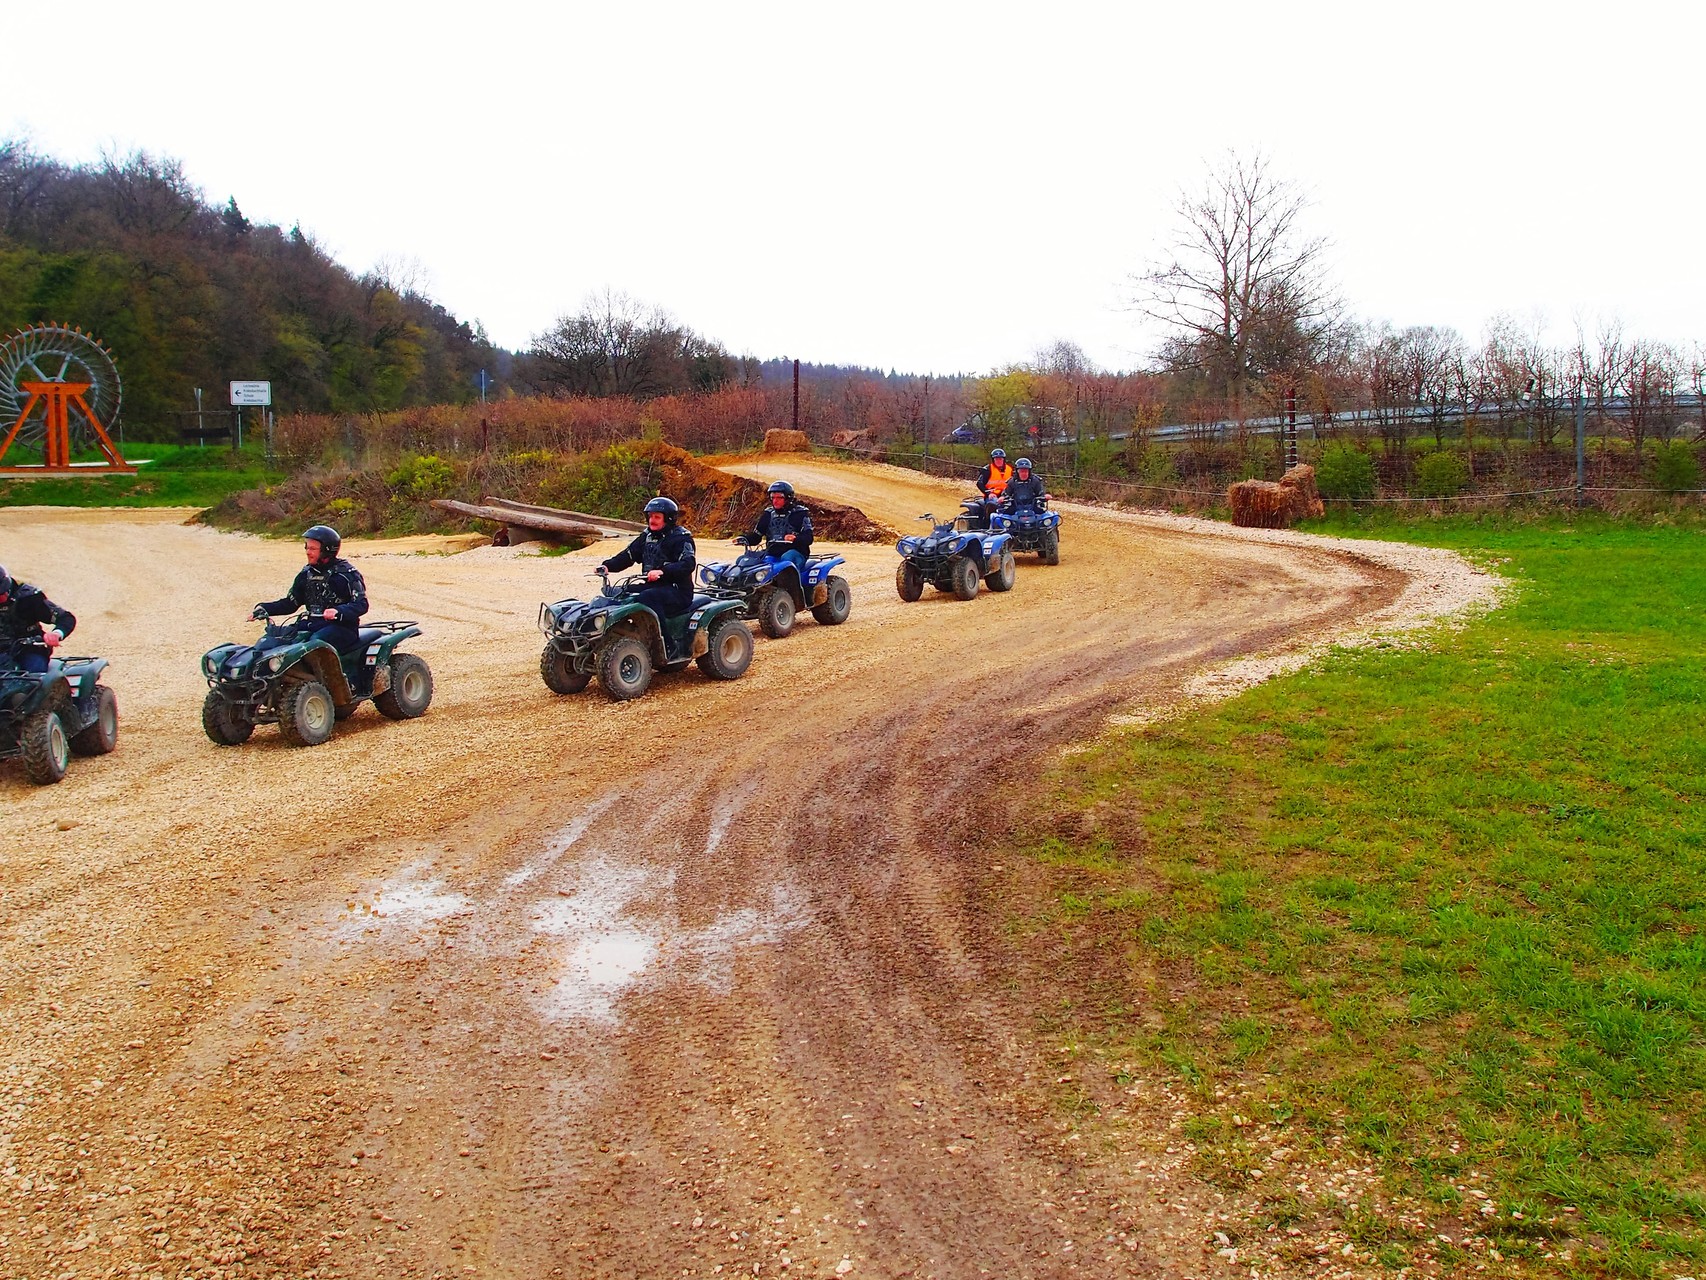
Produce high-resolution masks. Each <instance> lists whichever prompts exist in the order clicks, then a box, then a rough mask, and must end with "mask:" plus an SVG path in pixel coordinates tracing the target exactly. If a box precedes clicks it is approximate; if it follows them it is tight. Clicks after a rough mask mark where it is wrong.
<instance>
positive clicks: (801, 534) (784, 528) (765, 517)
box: [745, 480, 812, 582]
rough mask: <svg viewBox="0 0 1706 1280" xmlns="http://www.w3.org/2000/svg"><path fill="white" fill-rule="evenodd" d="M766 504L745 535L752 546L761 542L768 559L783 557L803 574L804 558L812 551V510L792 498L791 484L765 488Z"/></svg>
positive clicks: (781, 482)
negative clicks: (751, 529)
mask: <svg viewBox="0 0 1706 1280" xmlns="http://www.w3.org/2000/svg"><path fill="white" fill-rule="evenodd" d="M764 500H765V502H766V503H767V504H768V505H767V506H766V507H765V509H764V510H763V511H761V512H760V513H759V515H758V524H757V527H756V528H754V530H753V531H752V532H751V533H750V534H747V535H745V536H746V538H747V540H748V541H750V542H751V543H752V545H753V546H757V545H758V544H759V543H763V544H764V549H765V550H766V551H767V552H768V553H769V554H770V556H771V558H772V559H776V560H787V561H789V562H791V563H792V564H793V566H794V568H796V569H798V570H799V573H800V581H801V582H804V581H805V577H806V557H807V556H809V555H810V554H811V550H812V513H811V512H810V511H809V510H808V509H807V508H805V507H803V506H801V505H800V504H799V502H797V501H796V500H795V498H794V486H793V485H791V484H789V483H788V482H787V481H786V480H777V481H774V482H773V483H772V484H771V486H770V487H769V488H768V489H767V490H765V493H764Z"/></svg>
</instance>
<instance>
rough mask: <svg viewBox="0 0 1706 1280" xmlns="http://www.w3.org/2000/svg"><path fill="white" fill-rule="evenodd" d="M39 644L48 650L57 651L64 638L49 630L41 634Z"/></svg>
mask: <svg viewBox="0 0 1706 1280" xmlns="http://www.w3.org/2000/svg"><path fill="white" fill-rule="evenodd" d="M41 642H42V643H43V644H45V645H46V646H47V647H48V648H49V649H57V648H59V646H60V645H61V644H63V643H65V637H64V636H62V635H60V634H59V632H57V631H54V630H51V629H49V630H47V631H44V632H42V633H41Z"/></svg>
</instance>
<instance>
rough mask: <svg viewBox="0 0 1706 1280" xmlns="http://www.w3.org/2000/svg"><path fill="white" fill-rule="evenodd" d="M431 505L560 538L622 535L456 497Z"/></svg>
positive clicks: (542, 515) (591, 526)
mask: <svg viewBox="0 0 1706 1280" xmlns="http://www.w3.org/2000/svg"><path fill="white" fill-rule="evenodd" d="M432 505H433V506H435V507H438V508H439V509H440V510H442V511H454V512H455V513H456V514H457V515H461V516H471V517H473V518H474V519H476V520H490V521H492V522H494V523H496V524H501V525H503V526H504V527H505V528H515V527H520V528H523V529H534V530H537V531H539V532H541V533H546V534H550V535H552V536H554V537H558V538H584V539H586V540H587V541H589V542H596V541H598V540H599V539H600V538H605V537H610V536H620V534H621V532H622V531H621V530H617V531H616V533H615V534H614V535H612V534H607V533H606V532H605V531H604V530H603V529H601V528H599V527H598V526H597V525H592V524H583V523H581V522H580V521H578V520H567V519H564V518H563V517H561V516H558V515H547V514H538V513H534V512H531V511H514V510H510V509H507V508H504V507H493V506H485V505H476V504H475V503H472V502H458V501H456V500H455V499H454V498H434V499H433V500H432Z"/></svg>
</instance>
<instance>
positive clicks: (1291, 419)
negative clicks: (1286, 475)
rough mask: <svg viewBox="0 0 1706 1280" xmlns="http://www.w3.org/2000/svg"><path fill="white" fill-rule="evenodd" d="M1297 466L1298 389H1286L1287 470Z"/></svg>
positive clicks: (1293, 387) (1294, 387)
mask: <svg viewBox="0 0 1706 1280" xmlns="http://www.w3.org/2000/svg"><path fill="white" fill-rule="evenodd" d="M1296 465H1297V387H1296V386H1295V385H1293V386H1289V387H1287V388H1286V389H1285V469H1286V470H1287V471H1290V470H1291V469H1292V468H1293V467H1295V466H1296Z"/></svg>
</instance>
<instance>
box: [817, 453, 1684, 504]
mask: <svg viewBox="0 0 1706 1280" xmlns="http://www.w3.org/2000/svg"><path fill="white" fill-rule="evenodd" d="M1149 448H1150V449H1171V448H1172V446H1161V445H1150V446H1149ZM836 452H837V453H839V454H843V455H846V456H850V457H860V458H864V459H866V460H868V461H875V462H887V463H891V464H893V465H896V466H901V467H906V468H908V469H909V470H914V471H920V472H923V473H925V474H928V475H941V476H943V477H945V478H958V477H962V476H963V477H966V478H967V479H968V480H969V479H970V478H973V477H975V476H976V475H977V474H978V473H979V472H980V471H981V469H982V467H981V464H978V463H971V462H966V461H964V460H962V459H959V458H956V457H953V456H951V455H949V456H943V455H942V454H940V453H937V454H931V453H929V452H927V451H925V450H922V449H920V450H907V449H885V448H882V447H880V446H879V447H875V448H838V449H837V450H836ZM1035 452H1038V453H1040V454H1044V455H1045V456H1044V460H1043V461H1042V462H1040V463H1039V465H1038V467H1037V473H1038V474H1039V475H1041V476H1042V477H1043V478H1044V479H1045V480H1046V481H1047V482H1048V483H1049V485H1050V487H1051V488H1054V489H1058V490H1060V491H1061V492H1062V493H1063V494H1064V493H1071V494H1074V495H1077V496H1092V497H1097V498H1106V497H1108V496H1110V491H1111V493H1112V494H1117V495H1122V496H1120V497H1119V498H1118V499H1117V500H1119V501H1122V502H1126V503H1132V502H1137V503H1149V504H1153V505H1160V506H1168V507H1184V508H1188V509H1191V510H1204V509H1209V508H1214V507H1220V506H1224V505H1226V503H1227V489H1228V488H1229V487H1230V486H1231V485H1232V484H1234V483H1236V482H1237V481H1239V480H1246V479H1259V478H1263V477H1262V476H1260V475H1251V474H1250V472H1252V471H1254V470H1257V468H1255V467H1252V466H1249V465H1245V466H1243V467H1238V466H1209V467H1207V468H1205V469H1204V470H1202V471H1200V472H1198V474H1197V476H1196V477H1195V480H1194V483H1189V484H1185V483H1175V484H1164V483H1157V482H1153V481H1145V480H1133V479H1129V478H1124V477H1120V476H1116V475H1109V474H1104V473H1099V471H1097V470H1091V469H1088V468H1084V467H1081V466H1080V467H1073V468H1068V467H1065V466H1060V465H1058V464H1059V463H1063V462H1065V461H1066V458H1064V457H1061V458H1057V459H1054V461H1055V462H1056V464H1057V465H1056V466H1055V467H1053V468H1052V469H1051V468H1050V466H1049V461H1050V460H1049V459H1048V458H1047V457H1046V451H1044V450H1036V451H1035ZM1175 452H1181V451H1178V450H1175ZM1305 460H1306V461H1309V460H1311V459H1308V458H1306V459H1305ZM1483 461H1484V463H1485V465H1484V466H1482V467H1480V468H1479V469H1478V468H1477V467H1476V466H1475V464H1474V463H1469V464H1466V472H1467V475H1466V479H1465V482H1464V484H1465V487H1464V488H1463V489H1462V491H1461V492H1457V493H1434V494H1414V493H1403V492H1392V491H1391V489H1392V488H1395V487H1398V486H1399V485H1402V484H1403V482H1404V481H1403V478H1402V476H1399V475H1389V474H1383V473H1396V472H1399V471H1400V470H1401V468H1399V467H1396V466H1387V467H1384V468H1377V469H1376V478H1377V479H1376V482H1377V484H1378V485H1379V487H1380V490H1383V491H1377V492H1374V493H1365V494H1354V495H1345V496H1340V495H1337V494H1329V493H1324V494H1323V495H1322V496H1323V500H1324V501H1327V502H1330V503H1342V504H1345V505H1349V506H1383V505H1386V506H1399V507H1421V508H1426V507H1429V506H1462V505H1473V504H1476V503H1481V504H1501V503H1503V504H1515V503H1522V502H1530V501H1537V502H1546V501H1550V502H1554V503H1559V504H1560V505H1579V504H1587V503H1598V502H1601V501H1602V500H1604V499H1607V498H1610V499H1619V498H1622V497H1625V496H1627V497H1631V498H1634V497H1638V496H1641V495H1645V496H1647V497H1649V498H1661V499H1674V500H1691V499H1699V498H1700V497H1702V496H1706V488H1703V487H1701V486H1700V484H1699V483H1698V480H1697V479H1696V481H1695V483H1692V484H1670V485H1656V484H1644V483H1640V479H1641V472H1642V471H1643V470H1644V469H1645V468H1644V464H1643V462H1642V461H1641V460H1637V459H1633V458H1631V457H1627V456H1618V455H1612V456H1610V457H1607V456H1604V455H1603V454H1601V455H1596V456H1594V457H1592V458H1586V459H1584V462H1585V463H1587V464H1589V465H1586V466H1584V475H1583V478H1582V483H1580V484H1578V483H1576V482H1575V477H1574V469H1575V466H1576V463H1575V459H1574V458H1570V457H1564V458H1560V457H1558V456H1555V455H1554V456H1534V455H1532V454H1531V455H1530V456H1527V457H1524V456H1522V455H1515V456H1513V455H1511V454H1508V453H1507V454H1499V455H1495V456H1488V455H1483ZM1171 465H1173V466H1175V467H1176V466H1177V465H1178V463H1177V461H1174V462H1173V463H1172V464H1171ZM1560 472H1566V473H1567V475H1568V480H1567V482H1563V483H1560V482H1559V481H1561V480H1564V479H1565V476H1564V475H1561V474H1560ZM1699 472H1700V469H1699V466H1698V461H1696V468H1695V471H1694V474H1695V476H1696V477H1698V475H1699ZM1273 478H1277V475H1276V476H1274V477H1273ZM1478 479H1479V480H1480V481H1481V483H1479V484H1477V483H1476V481H1477V480H1478ZM1501 480H1503V481H1505V482H1506V483H1503V484H1500V483H1498V482H1499V481H1501ZM1513 481H1514V482H1515V483H1512V482H1513ZM1523 481H1527V483H1523ZM1547 481H1551V482H1552V483H1547ZM1489 482H1490V483H1489Z"/></svg>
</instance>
